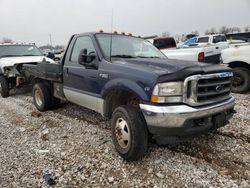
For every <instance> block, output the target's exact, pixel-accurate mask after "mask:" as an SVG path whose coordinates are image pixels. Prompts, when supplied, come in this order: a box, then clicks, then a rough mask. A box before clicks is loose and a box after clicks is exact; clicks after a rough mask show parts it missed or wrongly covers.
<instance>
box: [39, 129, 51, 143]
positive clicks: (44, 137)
mask: <svg viewBox="0 0 250 188" xmlns="http://www.w3.org/2000/svg"><path fill="white" fill-rule="evenodd" d="M40 138H41V139H42V140H43V141H46V140H49V129H44V130H43V131H42V132H41V134H40Z"/></svg>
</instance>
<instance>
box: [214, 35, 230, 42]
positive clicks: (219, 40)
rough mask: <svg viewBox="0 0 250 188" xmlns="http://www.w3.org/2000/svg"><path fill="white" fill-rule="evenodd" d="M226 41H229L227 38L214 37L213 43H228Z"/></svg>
mask: <svg viewBox="0 0 250 188" xmlns="http://www.w3.org/2000/svg"><path fill="white" fill-rule="evenodd" d="M226 41H227V39H226V37H225V36H222V35H219V36H214V37H213V43H218V42H226Z"/></svg>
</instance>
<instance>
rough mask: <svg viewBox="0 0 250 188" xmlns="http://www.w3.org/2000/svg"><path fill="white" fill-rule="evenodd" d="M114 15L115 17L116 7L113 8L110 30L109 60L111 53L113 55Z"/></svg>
mask: <svg viewBox="0 0 250 188" xmlns="http://www.w3.org/2000/svg"><path fill="white" fill-rule="evenodd" d="M113 17H114V9H113V8H112V14H111V28H110V29H111V32H110V50H109V52H110V54H109V58H110V59H109V60H110V62H111V55H112V35H113Z"/></svg>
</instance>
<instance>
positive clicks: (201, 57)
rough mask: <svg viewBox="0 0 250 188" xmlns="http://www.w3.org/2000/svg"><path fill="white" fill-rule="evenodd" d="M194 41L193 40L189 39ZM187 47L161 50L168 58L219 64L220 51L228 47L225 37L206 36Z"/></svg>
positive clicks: (197, 38)
mask: <svg viewBox="0 0 250 188" xmlns="http://www.w3.org/2000/svg"><path fill="white" fill-rule="evenodd" d="M189 40H191V41H194V40H193V39H189ZM195 40H196V42H195V43H193V44H191V43H188V45H189V46H186V45H183V46H182V45H180V46H178V49H164V50H161V51H162V52H163V53H164V54H165V55H166V56H167V57H168V58H171V59H181V60H189V61H199V62H206V63H219V62H220V55H221V51H222V50H224V49H226V48H228V47H229V43H228V42H227V39H226V37H225V35H220V34H217V35H206V36H199V37H196V38H195Z"/></svg>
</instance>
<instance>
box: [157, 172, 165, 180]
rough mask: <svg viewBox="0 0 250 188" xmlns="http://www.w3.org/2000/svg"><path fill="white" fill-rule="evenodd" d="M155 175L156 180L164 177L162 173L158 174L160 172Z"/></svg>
mask: <svg viewBox="0 0 250 188" xmlns="http://www.w3.org/2000/svg"><path fill="white" fill-rule="evenodd" d="M155 175H156V176H157V177H158V178H161V179H163V178H164V175H163V174H162V173H160V172H157V173H156V174H155Z"/></svg>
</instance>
